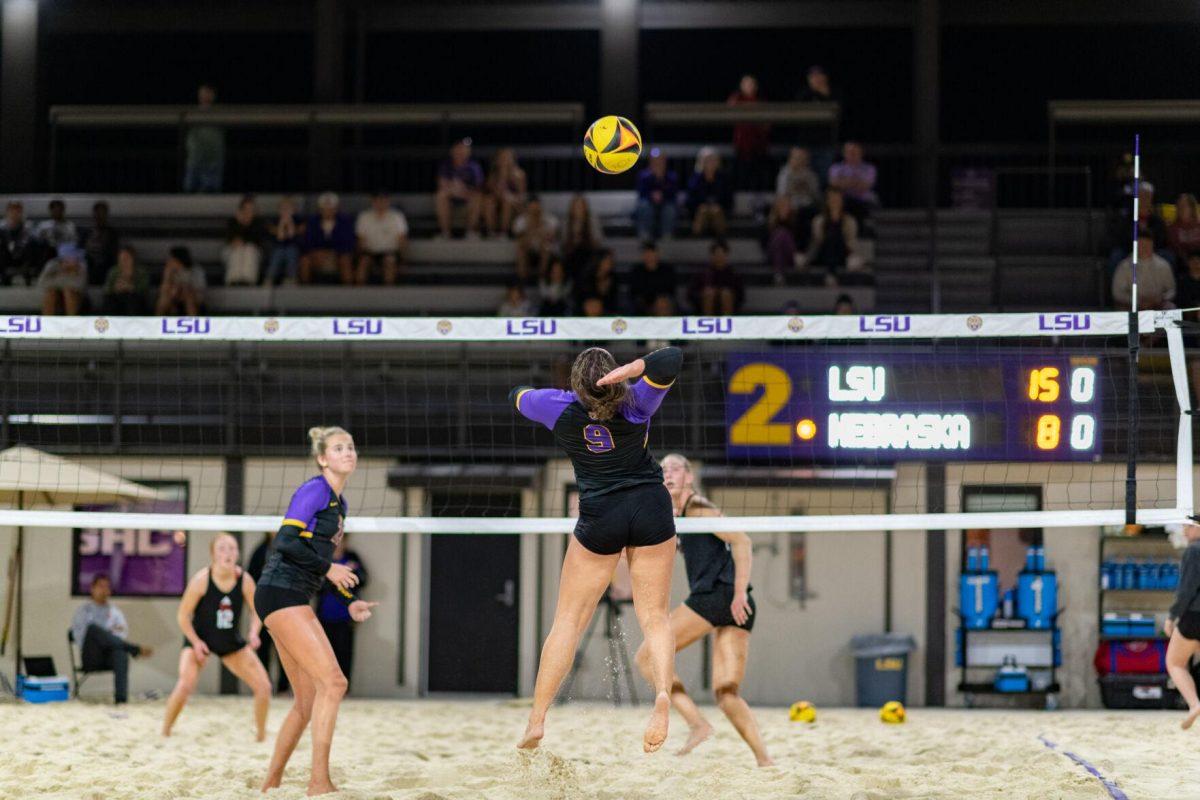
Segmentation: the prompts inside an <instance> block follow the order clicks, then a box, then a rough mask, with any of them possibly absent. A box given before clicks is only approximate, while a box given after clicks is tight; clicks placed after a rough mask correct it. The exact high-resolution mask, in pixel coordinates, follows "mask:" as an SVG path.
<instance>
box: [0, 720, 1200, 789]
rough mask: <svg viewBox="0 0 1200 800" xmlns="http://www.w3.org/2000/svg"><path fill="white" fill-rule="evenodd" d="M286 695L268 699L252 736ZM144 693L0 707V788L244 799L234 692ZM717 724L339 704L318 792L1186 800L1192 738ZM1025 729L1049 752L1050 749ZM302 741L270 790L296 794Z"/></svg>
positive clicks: (244, 737)
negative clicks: (537, 745) (762, 759)
mask: <svg viewBox="0 0 1200 800" xmlns="http://www.w3.org/2000/svg"><path fill="white" fill-rule="evenodd" d="M286 708H287V703H286V701H283V700H278V701H276V702H275V703H274V704H273V705H272V708H271V723H270V727H269V730H270V733H271V737H270V739H273V738H274V733H275V731H276V730H277V728H278V725H279V723H280V722H281V721H282V719H283V716H284V714H285V713H286ZM162 711H163V705H162V702H161V701H154V702H141V703H133V704H131V705H129V706H127V707H125V708H124V709H122V710H121V711H120V712H118V711H116V710H115V709H114V707H112V706H109V705H101V704H92V703H86V702H72V703H66V704H58V705H50V706H32V705H14V704H4V705H0V733H2V734H3V738H4V741H5V746H4V748H3V750H2V751H0V798H5V799H7V798H28V797H39V798H55V799H56V800H68V798H70V799H71V800H75V799H76V798H80V799H82V800H101V798H111V797H118V796H119V797H122V798H127V799H128V800H151V799H152V798H155V799H156V798H173V799H174V800H184V798H208V799H210V800H235V799H236V798H244V799H246V800H249V798H259V797H262V795H260V794H259V792H258V785H259V782H260V781H261V779H262V776H263V774H264V771H265V769H266V765H267V760H268V758H269V756H270V752H271V747H272V741H270V740H269V741H267V742H264V743H256V742H255V741H254V738H253V735H252V724H251V715H250V704H249V702H248V700H246V699H234V698H205V697H198V698H194V699H193V700H192V702H191V703H189V705H188V707H187V708H186V709H185V711H184V713H183V715H182V716H181V718H180V720H179V723H178V726H177V733H176V735H175V736H173V737H172V738H171V739H168V740H163V739H161V738H160V737H159V735H158V730H159V726H160V724H161V722H162ZM706 711H707V713H708V715H709V717H710V719H711V721H712V722H713V723H714V725H715V727H716V729H717V731H716V734H715V735H714V736H713V738H712V739H711V740H709V741H708V742H706V743H705V744H703V745H701V747H700V748H699V749H698V750H697V751H696V752H695V753H693V754H692V755H690V756H687V757H684V758H679V757H676V756H675V755H674V754H673V752H672V751H673V749H675V748H678V747H679V746H680V745H681V744H682V742H683V739H684V734H685V728H684V726H683V724H682V723H681V721H680V720H679V718H678V717H673V718H672V729H671V736H670V738H669V740H668V742H667V747H666V749H664V751H663V752H662V753H660V754H657V755H654V756H646V755H644V754H643V753H642V752H641V729H642V725H643V724H644V722H645V717H646V714H647V713H648V708H637V709H630V708H620V709H614V708H612V707H611V706H607V705H602V704H590V703H573V704H570V705H567V706H560V707H557V708H555V709H554V710H553V711H552V713H551V717H550V720H549V722H550V727H549V728H548V732H547V736H546V739H545V742H544V744H543V746H542V748H541V749H540V750H539V751H537V752H534V753H531V754H526V753H521V752H518V751H517V750H515V749H514V748H513V744H514V743H515V741H516V739H517V737H518V736H519V735H520V732H521V731H522V730H523V727H524V721H525V716H526V714H527V705H526V704H525V703H524V702H521V701H495V700H480V701H467V700H455V701H438V700H426V701H391V700H381V701H373V700H350V701H347V702H346V704H345V705H344V706H343V708H342V713H341V715H340V717H339V720H338V735H337V738H336V739H335V740H334V746H333V777H334V780H335V782H336V783H337V784H338V786H339V788H340V793H339V794H338V795H332V797H343V798H353V800H382V798H396V799H397V800H438V798H445V799H446V800H459V799H460V798H461V799H463V800H465V799H466V798H487V799H488V800H558V799H560V798H561V800H572V799H573V798H596V799H597V800H635V799H636V798H647V799H648V798H702V799H703V800H717V799H718V798H746V799H747V800H748V799H749V798H780V799H782V798H832V799H836V800H885V799H890V798H967V797H972V798H974V797H1003V798H1031V799H1032V798H1039V800H1040V799H1042V798H1062V799H1064V800H1076V799H1078V800H1085V799H1088V798H1096V799H1097V800H1103V798H1108V797H1110V796H1111V795H1110V794H1109V792H1108V790H1107V789H1106V788H1105V787H1104V785H1103V784H1102V783H1101V781H1100V780H1098V779H1097V778H1096V777H1094V776H1093V775H1091V774H1089V773H1088V772H1087V771H1086V770H1085V769H1083V768H1082V767H1081V766H1079V765H1077V764H1076V763H1074V762H1072V761H1071V760H1070V759H1069V758H1067V757H1066V756H1065V755H1063V754H1062V752H1061V751H1062V750H1070V751H1071V752H1073V753H1075V754H1077V755H1079V756H1080V757H1081V758H1083V759H1084V760H1086V761H1088V762H1089V763H1090V764H1091V765H1093V766H1094V767H1095V768H1096V769H1097V771H1099V772H1100V773H1101V774H1102V775H1104V776H1105V777H1106V778H1108V779H1109V780H1110V781H1112V782H1114V783H1115V785H1116V787H1118V789H1119V791H1122V792H1124V793H1125V795H1126V796H1127V797H1129V798H1130V799H1131V800H1134V799H1135V798H1161V797H1175V798H1186V797H1195V796H1197V794H1198V793H1200V790H1198V789H1197V787H1198V786H1200V766H1197V765H1196V759H1195V754H1196V752H1197V746H1200V739H1197V732H1192V733H1191V734H1187V733H1184V732H1182V731H1180V730H1179V729H1178V721H1179V718H1180V715H1179V714H1177V713H1166V712H1163V713H1159V712H1149V713H1145V712H1141V713H1132V712H1091V711H1060V712H1057V713H1052V714H1051V713H1045V712H1036V711H1032V712H1012V711H978V710H975V711H970V712H964V711H947V710H929V711H926V710H923V709H911V710H910V717H909V721H908V722H907V723H906V724H904V725H898V726H885V725H883V724H881V723H880V722H878V721H877V719H876V715H875V713H874V712H873V711H870V710H859V709H830V710H825V709H822V710H820V712H819V718H818V721H817V723H816V724H815V725H803V724H800V723H792V722H789V721H788V719H787V711H786V709H782V708H757V709H755V711H756V713H757V714H758V717H759V721H760V723H761V724H762V727H763V733H764V735H765V737H766V740H767V745H768V747H769V748H770V750H771V753H772V755H773V756H774V757H775V759H776V760H777V762H778V764H779V765H778V766H777V767H775V768H769V769H762V770H760V769H758V768H756V767H755V766H754V762H753V758H752V757H751V754H750V752H749V750H747V748H746V747H745V745H744V744H743V743H742V742H741V741H740V740H739V739H738V738H737V735H736V734H735V733H734V731H733V730H732V728H731V727H730V726H729V725H728V723H727V722H725V721H724V719H723V718H721V716H720V714H719V712H717V711H716V709H712V708H708V709H706ZM1039 736H1044V737H1045V738H1046V739H1048V740H1050V741H1052V742H1054V743H1056V744H1057V745H1059V751H1054V750H1051V749H1050V748H1048V747H1046V746H1045V745H1044V744H1043V743H1042V742H1041V741H1040V740H1039V738H1038V737H1039ZM307 777H308V736H307V734H306V735H305V738H304V739H303V740H302V741H301V743H300V746H299V747H298V748H297V751H296V754H295V756H293V760H292V766H291V768H290V769H289V772H288V774H287V776H286V777H285V780H284V785H283V787H282V788H281V789H279V790H277V791H273V792H271V793H270V794H269V795H268V796H269V797H270V798H272V800H275V799H276V798H279V799H280V800H282V799H283V798H287V799H288V800H291V798H299V797H303V796H304V789H305V783H306V781H307Z"/></svg>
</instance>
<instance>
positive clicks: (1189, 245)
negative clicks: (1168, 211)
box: [1167, 194, 1200, 269]
mask: <svg viewBox="0 0 1200 800" xmlns="http://www.w3.org/2000/svg"><path fill="white" fill-rule="evenodd" d="M1167 239H1168V241H1169V242H1170V245H1171V250H1172V251H1173V252H1174V253H1175V259H1176V263H1178V264H1179V266H1180V268H1181V269H1182V268H1183V267H1184V266H1185V265H1186V264H1187V260H1188V256H1189V255H1190V254H1191V253H1193V252H1195V251H1200V214H1197V209H1196V197H1195V195H1191V194H1181V195H1179V199H1178V200H1176V201H1175V221H1174V222H1172V223H1171V227H1169V228H1168V229H1167Z"/></svg>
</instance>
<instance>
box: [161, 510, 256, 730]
mask: <svg viewBox="0 0 1200 800" xmlns="http://www.w3.org/2000/svg"><path fill="white" fill-rule="evenodd" d="M208 553H209V557H210V559H211V563H210V564H209V565H208V566H207V567H205V568H204V569H202V570H200V571H199V572H197V573H196V574H195V575H193V576H192V579H191V580H190V581H188V585H187V588H186V589H185V590H184V592H183V598H182V599H181V600H180V601H179V611H178V613H177V615H176V618H177V619H178V621H179V628H180V630H182V631H183V636H184V641H183V652H181V653H180V654H179V681H178V682H177V683H176V684H175V689H174V690H173V691H172V692H171V696H170V697H168V698H167V713H166V717H165V718H164V719H163V728H162V734H163V736H170V735H171V728H172V727H173V726H174V725H175V720H176V718H177V717H178V716H179V712H181V711H183V706H184V704H185V703H187V700H188V697H189V696H190V695H191V693H192V692H193V691H195V689H196V678H197V677H198V676H199V675H200V670H202V669H203V668H204V665H205V663H207V661H208V657H209V656H210V655H213V656H216V657H217V658H219V659H220V660H221V663H222V664H224V665H225V667H226V668H227V669H228V670H229V671H230V672H232V673H233V674H234V675H236V676H237V677H239V678H241V680H242V681H243V682H244V683H245V684H246V685H247V686H249V687H250V689H251V691H253V692H254V727H255V731H256V733H257V738H258V741H260V742H261V741H262V740H263V739H265V738H266V736H267V709H268V707H269V706H270V704H271V679H270V678H269V677H268V676H267V671H266V669H264V668H263V665H262V662H261V661H259V660H258V656H257V655H255V652H254V651H255V650H257V649H258V646H259V644H260V642H259V638H258V634H259V631H260V630H262V622H261V621H259V619H258V615H257V614H255V613H254V579H253V578H251V577H250V576H249V575H247V574H246V573H245V572H243V571H242V568H241V567H239V566H238V542H237V539H235V538H233V537H232V536H230V535H229V534H228V533H220V534H217V537H216V538H215V539H213V540H212V543H211V544H210V545H209V548H208ZM244 606H249V607H250V636H249V643H247V640H246V639H243V638H242V635H241V633H240V630H241V622H242V608H243V607H244Z"/></svg>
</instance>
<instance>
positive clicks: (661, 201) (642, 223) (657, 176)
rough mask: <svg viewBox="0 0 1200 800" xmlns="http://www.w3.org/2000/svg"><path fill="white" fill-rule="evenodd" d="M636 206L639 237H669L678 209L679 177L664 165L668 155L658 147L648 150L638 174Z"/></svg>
mask: <svg viewBox="0 0 1200 800" xmlns="http://www.w3.org/2000/svg"><path fill="white" fill-rule="evenodd" d="M637 193H638V199H637V206H636V207H635V208H634V211H633V219H634V223H635V224H636V226H637V235H638V238H639V239H641V240H642V241H644V242H645V241H654V240H656V239H658V238H659V237H662V238H664V239H670V238H671V236H673V235H674V233H675V217H676V215H677V214H678V213H679V206H678V205H677V204H678V202H679V177H678V176H677V175H676V174H675V172H674V171H673V170H668V169H667V157H666V156H665V155H663V152H662V151H661V150H659V149H658V148H657V147H655V148H653V149H652V150H651V151H650V164H649V166H647V167H646V168H645V169H643V170H642V171H641V172H639V173H638V177H637Z"/></svg>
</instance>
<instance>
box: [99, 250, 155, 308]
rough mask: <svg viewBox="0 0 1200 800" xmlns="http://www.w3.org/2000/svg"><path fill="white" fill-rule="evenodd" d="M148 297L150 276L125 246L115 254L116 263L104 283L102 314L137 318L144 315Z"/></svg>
mask: <svg viewBox="0 0 1200 800" xmlns="http://www.w3.org/2000/svg"><path fill="white" fill-rule="evenodd" d="M149 296H150V276H149V275H148V274H147V273H146V270H145V269H143V268H142V265H141V264H139V263H138V261H137V252H136V251H135V250H134V249H133V247H131V246H130V245H125V246H124V247H122V248H121V249H120V251H118V253H117V263H116V264H115V265H114V266H113V267H112V268H110V269H109V271H108V277H107V279H106V280H105V281H104V313H105V314H108V315H110V316H114V317H120V316H130V317H139V316H142V315H143V314H145V313H146V304H147V300H148V299H149Z"/></svg>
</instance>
